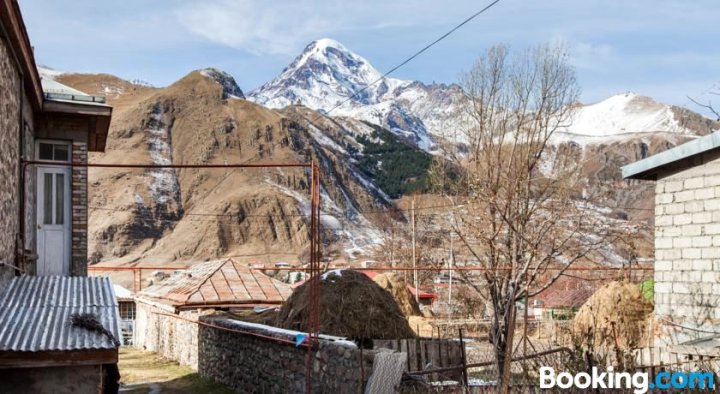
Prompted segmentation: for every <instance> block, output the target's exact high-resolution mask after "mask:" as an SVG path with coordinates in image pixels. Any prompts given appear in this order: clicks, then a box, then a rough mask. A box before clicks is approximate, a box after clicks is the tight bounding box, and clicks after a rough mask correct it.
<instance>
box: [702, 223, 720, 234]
mask: <svg viewBox="0 0 720 394" xmlns="http://www.w3.org/2000/svg"><path fill="white" fill-rule="evenodd" d="M705 234H706V235H714V234H720V223H711V224H706V225H705Z"/></svg>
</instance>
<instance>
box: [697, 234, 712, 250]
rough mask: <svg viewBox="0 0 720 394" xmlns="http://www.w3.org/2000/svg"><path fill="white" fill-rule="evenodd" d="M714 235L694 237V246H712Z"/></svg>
mask: <svg viewBox="0 0 720 394" xmlns="http://www.w3.org/2000/svg"><path fill="white" fill-rule="evenodd" d="M712 239H713V237H711V236H709V235H705V236H702V237H693V240H692V246H693V248H706V247H709V246H712Z"/></svg>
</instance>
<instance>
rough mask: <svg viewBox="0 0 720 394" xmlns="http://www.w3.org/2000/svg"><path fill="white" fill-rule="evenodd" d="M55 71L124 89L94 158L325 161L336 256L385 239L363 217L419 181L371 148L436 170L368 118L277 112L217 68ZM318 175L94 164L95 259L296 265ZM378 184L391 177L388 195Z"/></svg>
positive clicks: (97, 87) (331, 250)
mask: <svg viewBox="0 0 720 394" xmlns="http://www.w3.org/2000/svg"><path fill="white" fill-rule="evenodd" d="M55 78H57V79H58V81H60V82H62V83H66V84H69V85H73V86H76V87H77V88H78V89H84V91H86V92H88V93H91V94H102V93H103V92H106V91H107V90H108V89H113V91H117V92H118V93H117V94H116V95H109V101H110V103H111V104H112V105H114V106H115V112H114V117H113V122H112V125H111V130H110V135H109V138H108V144H107V149H106V152H105V153H104V154H93V156H92V157H91V160H92V161H94V162H99V163H147V164H169V163H176V164H180V163H183V164H192V163H197V164H203V163H218V164H223V163H251V162H252V163H309V162H310V161H311V160H315V161H316V163H319V165H320V166H321V169H322V186H323V189H322V200H323V207H322V213H323V214H322V217H321V220H322V224H323V229H324V234H323V238H324V240H325V241H326V243H327V244H328V245H329V247H328V248H327V254H328V255H333V254H335V255H341V254H343V255H348V254H350V255H352V254H354V253H358V252H362V251H364V250H365V249H366V248H367V247H368V246H371V245H373V244H376V243H377V242H379V237H380V235H379V234H378V230H377V229H376V228H375V226H374V225H373V218H372V217H371V218H366V217H365V216H363V212H365V211H377V210H384V209H386V208H388V207H390V206H392V204H393V202H392V196H397V195H399V193H401V192H402V191H404V190H405V189H403V187H405V188H407V187H410V186H408V185H406V182H405V179H391V178H392V177H390V176H387V177H386V176H383V174H384V172H383V170H381V169H379V168H378V167H377V163H375V162H373V163H372V165H369V164H368V163H366V162H363V161H362V158H363V157H364V155H363V151H364V150H365V149H368V148H367V147H373V149H375V150H378V149H377V147H376V146H375V145H377V144H380V143H383V142H382V141H385V143H387V145H388V146H402V147H403V149H404V150H405V151H407V152H409V154H410V155H411V156H412V155H415V156H418V157H421V158H424V161H423V164H424V165H425V167H422V168H419V169H418V170H417V172H418V176H422V175H423V174H424V173H425V172H426V171H427V165H429V158H428V157H427V154H425V153H423V152H422V151H420V150H419V149H417V148H415V147H413V146H410V145H408V144H407V143H405V142H402V141H400V140H398V139H397V138H396V137H395V136H394V135H392V134H391V133H389V132H386V131H384V133H385V134H383V130H379V129H377V128H373V127H372V126H370V125H368V124H366V123H363V122H361V121H357V120H355V119H342V118H336V119H333V118H326V117H324V116H322V115H321V114H318V113H317V112H314V111H312V110H310V109H308V108H306V107H302V106H295V107H291V108H286V109H284V110H279V111H274V110H271V109H268V108H265V107H262V106H260V105H257V104H254V103H252V102H249V101H247V100H244V99H242V97H243V93H242V91H241V90H240V88H239V87H237V85H236V84H235V82H234V80H233V79H232V77H230V76H229V75H227V74H225V73H222V72H220V71H217V70H200V71H196V72H192V73H190V74H189V75H187V76H185V77H184V78H182V79H180V80H179V81H177V82H175V83H174V84H172V85H170V86H168V87H166V88H148V87H140V86H133V84H131V83H128V82H126V81H122V80H119V79H117V78H115V77H111V76H107V75H80V74H62V75H58V76H55ZM373 154H375V155H376V157H382V156H383V154H386V155H388V156H391V154H390V153H383V152H379V153H378V152H374V153H373ZM411 156H408V157H411ZM388 160H391V159H388ZM421 161H422V160H421ZM391 170H392V169H391ZM389 171H390V170H389ZM307 177H308V175H307V172H306V171H304V170H302V169H287V168H285V169H257V170H256V169H179V170H172V169H146V170H132V169H108V168H102V169H97V168H93V169H91V170H90V202H89V205H90V213H91V214H90V223H89V228H90V246H89V247H90V254H91V258H92V261H103V262H112V263H116V264H132V263H134V262H137V261H140V260H142V262H143V264H167V263H169V262H183V261H202V260H205V259H209V258H215V257H219V256H231V255H236V256H237V255H240V256H243V257H246V258H247V259H248V260H260V261H283V260H291V261H295V260H297V259H298V256H299V255H302V254H303V253H304V251H305V249H306V248H307V244H308V241H307V240H308V238H307V232H308V229H307V220H306V217H307V216H308V213H309V206H308V199H307V196H308V186H307V185H308V179H307ZM386 178H387V179H386ZM375 179H385V182H386V186H385V188H386V189H387V191H385V190H384V189H383V187H380V186H378V185H377V184H376V181H375ZM388 185H390V186H388ZM409 185H412V181H411V182H410V183H409ZM255 256H257V257H255Z"/></svg>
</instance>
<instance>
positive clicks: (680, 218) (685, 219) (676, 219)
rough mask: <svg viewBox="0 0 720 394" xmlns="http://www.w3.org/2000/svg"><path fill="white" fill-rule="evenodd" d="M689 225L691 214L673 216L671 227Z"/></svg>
mask: <svg viewBox="0 0 720 394" xmlns="http://www.w3.org/2000/svg"><path fill="white" fill-rule="evenodd" d="M690 223H692V214H689V213H683V214H679V215H674V216H673V225H675V226H682V225H684V224H690Z"/></svg>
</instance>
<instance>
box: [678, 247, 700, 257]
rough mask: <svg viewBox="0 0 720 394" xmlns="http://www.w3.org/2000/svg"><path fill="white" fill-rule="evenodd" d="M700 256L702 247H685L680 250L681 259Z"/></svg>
mask: <svg viewBox="0 0 720 394" xmlns="http://www.w3.org/2000/svg"><path fill="white" fill-rule="evenodd" d="M700 256H702V249H700V248H685V249H683V250H682V258H683V259H699V258H700Z"/></svg>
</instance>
